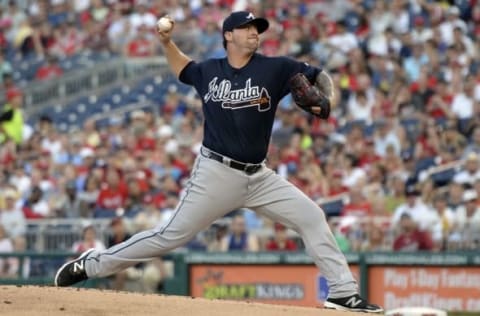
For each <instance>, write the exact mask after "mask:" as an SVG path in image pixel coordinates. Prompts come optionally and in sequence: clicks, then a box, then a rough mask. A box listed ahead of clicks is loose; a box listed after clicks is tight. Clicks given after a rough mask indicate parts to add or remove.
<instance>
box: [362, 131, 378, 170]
mask: <svg viewBox="0 0 480 316" xmlns="http://www.w3.org/2000/svg"><path fill="white" fill-rule="evenodd" d="M381 159H382V157H380V155H378V154H377V153H376V151H375V142H374V141H373V138H367V139H366V140H365V143H364V147H363V148H362V150H361V151H360V156H359V157H358V165H359V166H360V167H362V168H363V169H366V168H368V167H369V166H370V165H372V164H374V163H376V162H378V161H380V160H381Z"/></svg>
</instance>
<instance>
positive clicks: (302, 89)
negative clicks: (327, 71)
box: [289, 73, 330, 119]
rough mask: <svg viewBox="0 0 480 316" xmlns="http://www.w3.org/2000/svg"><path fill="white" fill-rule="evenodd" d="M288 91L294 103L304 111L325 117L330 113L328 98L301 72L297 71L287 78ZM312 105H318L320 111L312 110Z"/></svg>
mask: <svg viewBox="0 0 480 316" xmlns="http://www.w3.org/2000/svg"><path fill="white" fill-rule="evenodd" d="M289 84H290V93H291V94H292V98H293V100H294V101H295V103H296V104H297V105H298V106H299V107H300V108H302V109H303V110H304V111H306V112H308V113H311V114H313V115H315V116H318V117H320V118H322V119H327V118H328V117H329V115H330V100H329V99H328V98H327V96H326V95H324V94H323V93H322V92H321V91H320V89H319V88H318V87H317V86H316V85H314V84H311V83H310V81H309V80H308V79H307V77H305V75H304V74H303V73H297V74H296V75H294V76H293V77H292V78H290V80H289ZM313 107H320V109H321V111H320V113H315V112H313V110H312V108H313Z"/></svg>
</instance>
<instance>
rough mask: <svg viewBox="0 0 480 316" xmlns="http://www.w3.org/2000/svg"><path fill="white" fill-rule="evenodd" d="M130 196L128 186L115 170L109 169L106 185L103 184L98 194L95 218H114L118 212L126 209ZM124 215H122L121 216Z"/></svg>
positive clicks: (106, 175)
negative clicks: (126, 202)
mask: <svg viewBox="0 0 480 316" xmlns="http://www.w3.org/2000/svg"><path fill="white" fill-rule="evenodd" d="M127 196H128V190H127V187H126V184H125V183H124V182H123V181H122V179H121V178H120V174H119V172H118V171H117V170H116V169H115V168H107V170H106V174H105V183H103V184H102V186H101V189H100V193H99V194H98V198H97V203H96V210H95V214H94V216H95V217H114V216H116V215H118V214H116V211H117V210H120V209H122V208H124V207H125V201H126V199H127ZM120 215H122V214H120Z"/></svg>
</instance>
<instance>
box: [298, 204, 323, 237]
mask: <svg viewBox="0 0 480 316" xmlns="http://www.w3.org/2000/svg"><path fill="white" fill-rule="evenodd" d="M326 223H327V220H326V217H325V213H324V212H323V210H322V209H321V208H319V207H317V208H312V209H310V211H309V212H308V214H305V215H299V216H297V218H296V221H295V223H294V225H295V226H296V227H297V229H298V230H300V231H302V230H307V229H311V228H318V227H322V226H323V225H326Z"/></svg>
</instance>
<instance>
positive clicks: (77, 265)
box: [73, 260, 85, 273]
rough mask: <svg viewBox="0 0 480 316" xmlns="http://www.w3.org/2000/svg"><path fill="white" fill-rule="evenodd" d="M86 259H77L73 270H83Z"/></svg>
mask: <svg viewBox="0 0 480 316" xmlns="http://www.w3.org/2000/svg"><path fill="white" fill-rule="evenodd" d="M84 262H85V261H84V260H80V261H77V262H75V263H74V264H73V272H75V273H78V272H82V271H83V266H84Z"/></svg>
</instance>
